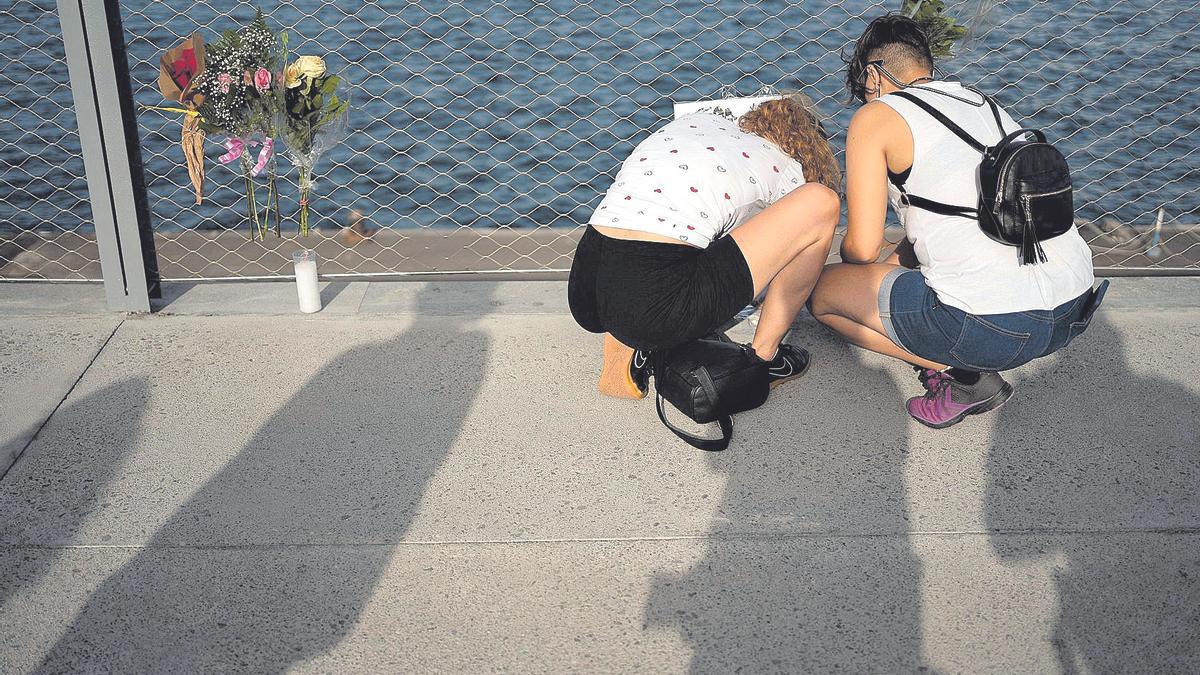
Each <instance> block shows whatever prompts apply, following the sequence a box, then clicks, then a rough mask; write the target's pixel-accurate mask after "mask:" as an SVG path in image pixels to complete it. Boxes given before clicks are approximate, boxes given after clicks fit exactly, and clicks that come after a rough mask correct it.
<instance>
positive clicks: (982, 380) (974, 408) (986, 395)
mask: <svg viewBox="0 0 1200 675" xmlns="http://www.w3.org/2000/svg"><path fill="white" fill-rule="evenodd" d="M926 386H927V387H928V388H929V391H927V392H926V393H925V395H924V396H914V397H913V398H910V399H908V404H907V407H908V414H909V415H912V416H913V419H915V420H916V421H918V422H920V423H921V424H924V425H925V426H927V427H933V428H934V429H944V428H946V427H949V426H953V425H955V424H958V423H959V422H961V421H963V419H965V418H966V416H967V415H978V414H980V413H985V412H987V411H989V410H995V409H996V408H999V407H1000V406H1002V405H1004V402H1005V401H1007V400H1008V399H1009V397H1010V396H1012V393H1013V388H1012V385H1011V384H1009V383H1007V382H1005V381H1004V378H1003V377H1000V373H980V374H979V381H978V382H976V383H975V384H963V383H961V382H959V381H957V380H955V379H954V378H952V377H949V376H945V377H941V378H939V379H937V380H930V381H929V382H928V383H927V384H926Z"/></svg>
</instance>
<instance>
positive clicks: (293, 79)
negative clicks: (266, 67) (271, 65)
mask: <svg viewBox="0 0 1200 675" xmlns="http://www.w3.org/2000/svg"><path fill="white" fill-rule="evenodd" d="M283 83H284V85H286V86H287V88H288V89H295V88H296V87H299V86H300V66H298V65H296V64H295V63H293V64H292V65H290V66H288V67H287V68H286V69H285V70H284V71H283Z"/></svg>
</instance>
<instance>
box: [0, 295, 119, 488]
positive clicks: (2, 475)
mask: <svg viewBox="0 0 1200 675" xmlns="http://www.w3.org/2000/svg"><path fill="white" fill-rule="evenodd" d="M123 325H125V319H121V321H120V322H118V323H117V325H116V326H114V327H113V329H112V332H111V333H109V334H108V337H106V338H104V342H102V343H101V344H100V348H99V349H97V350H96V353H95V354H93V355H92V358H91V360H90V361H88V363H87V365H86V366H84V367H83V370H81V371H79V377H76V378H75V381H74V382H72V383H71V386H70V387H69V388H68V389H67V391H66V393H64V394H63V395H62V398H60V399H59V400H58V403H57V404H55V406H54V409H53V410H51V411H50V414H49V415H46V419H44V420H42V423H41V424H39V425H38V428H37V430H36V431H34V432H33V435H32V436H30V437H29V440H28V441H26V442H25V445H24V446H22V447H21V450H20V452H18V453H17V454H16V455H14V456H13V459H12V461H11V462H9V464H8V466H6V467H4V470H3V471H0V482H2V481H3V480H4V478H5V477H6V476H8V472H9V471H12V468H13V467H14V466H16V465H17V462H19V461H21V458H22V457H24V456H25V451H26V450H28V449H29V448H30V446H32V445H33V442H34V441H36V440H37V438H38V436H40V435H41V433H42V429H45V428H46V425H47V424H49V423H50V420H51V419H53V418H54V415H55V414H56V413H57V412H58V409H59V408H61V407H62V404H63V403H64V402H65V401H66V400H67V398H68V397H70V396H71V392H73V391H75V387H77V386H79V382H80V381H81V380H83V376H84V375H86V374H87V372H88V371H89V370H91V369H92V364H94V363H95V362H96V359H98V358H100V354H101V353H103V352H104V348H105V347H107V346H108V343H109V342H110V341H112V339H113V336H114V335H116V334H117V331H118V330H120V328H121V326H123Z"/></svg>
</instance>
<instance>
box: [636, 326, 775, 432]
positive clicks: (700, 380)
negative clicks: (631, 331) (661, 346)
mask: <svg viewBox="0 0 1200 675" xmlns="http://www.w3.org/2000/svg"><path fill="white" fill-rule="evenodd" d="M650 364H651V370H652V372H653V373H654V388H655V389H656V390H657V399H658V400H657V401H656V407H657V409H658V419H659V420H660V421H661V422H662V423H663V425H664V426H666V427H667V428H668V429H670V430H671V431H672V433H674V434H675V435H676V436H678V437H680V438H682V439H683V440H684V441H686V442H687V443H688V444H689V445H691V446H693V447H696V448H699V449H701V450H709V451H720V450H724V449H725V448H727V447H729V440H730V439H731V438H733V417H732V415H733V414H734V413H739V412H743V411H746V410H751V409H753V408H757V407H759V406H760V405H762V404H763V403H764V402H766V400H767V394H768V393H770V377H769V375H768V374H767V368H768V367H769V366H768V364H767V362H766V361H763V360H762V359H760V358H758V356H757V355H756V354H755V353H754V350H752V349H750V348H749V347H747V346H745V345H740V344H737V343H736V342H733V341H731V340H730V339H729V338H727V337H725V336H724V335H722V334H717V335H715V336H712V337H706V338H701V339H699V340H692V341H691V342H687V343H684V344H682V345H680V346H678V347H673V348H671V349H668V350H665V351H658V352H654V353H653V354H651V357H650ZM664 400H666V401H669V402H670V403H671V405H673V406H675V407H676V408H678V409H679V410H680V412H682V413H683V414H685V415H687V416H688V417H690V418H691V419H692V420H694V421H696V422H699V423H701V424H707V423H709V422H716V423H717V424H718V425H719V426H720V427H721V438H715V439H707V438H701V437H699V436H693V435H691V434H689V433H687V432H686V431H683V430H682V429H680V428H679V427H676V426H674V425H672V424H671V423H670V422H668V421H667V416H666V414H665V413H664V410H663V401H664Z"/></svg>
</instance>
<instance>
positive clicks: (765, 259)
mask: <svg viewBox="0 0 1200 675" xmlns="http://www.w3.org/2000/svg"><path fill="white" fill-rule="evenodd" d="M839 209H840V205H839V203H838V198H837V195H836V194H834V192H833V191H832V190H830V189H829V188H827V187H825V186H823V185H819V184H815V183H810V184H808V185H802V186H800V187H799V188H797V189H795V190H793V191H792V192H790V193H789V194H787V195H785V196H784V197H782V198H781V199H780V200H779V201H777V202H775V203H774V204H772V205H771V206H770V207H768V208H766V209H764V210H763V211H762V212H761V213H759V214H758V215H756V216H754V217H753V218H751V219H750V220H748V221H746V223H744V224H743V225H741V226H739V227H738V228H737V229H735V230H734V231H733V233H732V234H731V235H730V236H731V237H733V239H734V240H735V241H736V242H737V244H738V248H740V249H741V251H742V255H743V256H744V257H745V258H746V263H747V264H748V265H749V266H750V274H751V276H752V277H753V278H754V293H755V295H758V294H759V293H761V292H762V291H763V289H767V296H766V299H765V300H763V306H762V315H761V316H760V318H759V321H758V329H757V330H756V331H755V333H754V340H753V342H752V343H751V346H752V347H753V348H754V351H755V352H756V353H757V354H758V355H759V356H760V357H761V358H764V359H771V358H773V357H774V356H775V352H776V351H777V350H778V349H779V343H780V342H781V341H782V340H783V337H784V335H786V334H787V332H788V330H789V329H790V328H791V326H792V321H794V320H795V318H796V315H797V314H799V313H800V310H801V309H803V308H804V305H805V303H806V302H807V301H808V296H809V294H810V293H812V290H813V286H814V285H816V282H817V277H819V276H820V274H821V268H822V265H823V264H824V262H825V259H826V257H827V256H828V255H829V247H830V245H831V243H832V242H833V229H834V227H835V226H836V225H837V220H838V214H839Z"/></svg>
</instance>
